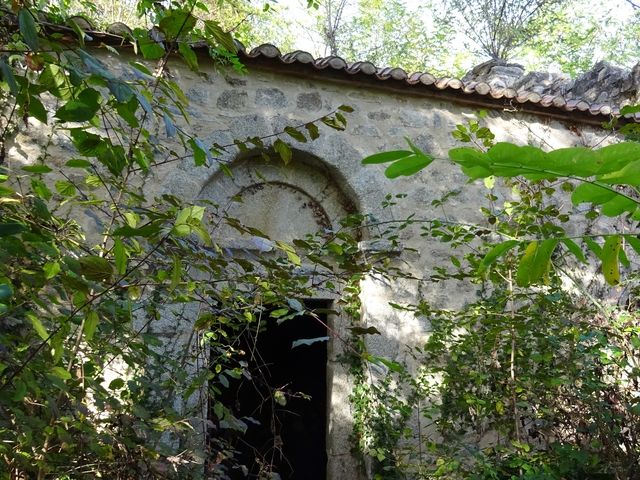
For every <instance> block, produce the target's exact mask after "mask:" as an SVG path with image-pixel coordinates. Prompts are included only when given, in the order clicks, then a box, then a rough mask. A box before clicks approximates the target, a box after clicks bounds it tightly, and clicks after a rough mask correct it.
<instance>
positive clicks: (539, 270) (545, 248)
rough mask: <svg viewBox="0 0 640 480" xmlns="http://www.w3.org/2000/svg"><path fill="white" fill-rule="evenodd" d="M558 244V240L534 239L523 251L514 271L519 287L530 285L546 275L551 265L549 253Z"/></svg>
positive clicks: (551, 252) (550, 253)
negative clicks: (516, 269)
mask: <svg viewBox="0 0 640 480" xmlns="http://www.w3.org/2000/svg"><path fill="white" fill-rule="evenodd" d="M557 244H558V240H555V239H547V240H542V241H538V240H534V241H532V242H531V243H529V245H527V248H526V249H525V251H524V254H523V255H522V258H521V259H520V264H519V265H518V271H517V272H516V283H517V284H518V285H519V286H520V287H527V286H529V285H532V284H534V283H536V282H538V281H540V280H541V279H543V277H544V276H545V275H546V273H547V272H548V271H549V267H550V265H551V255H552V254H553V251H554V250H555V248H556V245H557Z"/></svg>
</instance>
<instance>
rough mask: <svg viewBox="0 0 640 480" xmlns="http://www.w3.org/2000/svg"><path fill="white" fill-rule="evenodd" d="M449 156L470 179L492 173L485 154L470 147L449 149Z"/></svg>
mask: <svg viewBox="0 0 640 480" xmlns="http://www.w3.org/2000/svg"><path fill="white" fill-rule="evenodd" d="M449 158H450V159H451V160H452V161H453V162H455V163H457V164H458V165H460V167H461V168H462V172H463V173H464V174H465V175H466V176H468V177H469V178H470V179H471V180H476V179H478V178H486V177H490V176H491V175H493V169H492V168H491V166H490V163H489V161H488V158H487V155H486V154H484V153H482V152H480V151H478V150H476V149H475V148H470V147H458V148H452V149H451V150H449Z"/></svg>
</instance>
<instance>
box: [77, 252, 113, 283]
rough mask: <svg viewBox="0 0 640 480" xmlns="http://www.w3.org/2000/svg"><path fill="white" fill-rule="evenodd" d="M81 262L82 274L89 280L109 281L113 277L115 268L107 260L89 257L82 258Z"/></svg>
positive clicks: (94, 256)
mask: <svg viewBox="0 0 640 480" xmlns="http://www.w3.org/2000/svg"><path fill="white" fill-rule="evenodd" d="M79 262H80V268H81V272H82V274H83V275H84V276H85V277H86V278H87V279H89V280H96V281H102V280H108V279H110V278H111V276H112V275H113V266H112V265H111V263H109V261H108V260H107V259H105V258H102V257H98V256H97V255H87V256H84V257H80V259H79Z"/></svg>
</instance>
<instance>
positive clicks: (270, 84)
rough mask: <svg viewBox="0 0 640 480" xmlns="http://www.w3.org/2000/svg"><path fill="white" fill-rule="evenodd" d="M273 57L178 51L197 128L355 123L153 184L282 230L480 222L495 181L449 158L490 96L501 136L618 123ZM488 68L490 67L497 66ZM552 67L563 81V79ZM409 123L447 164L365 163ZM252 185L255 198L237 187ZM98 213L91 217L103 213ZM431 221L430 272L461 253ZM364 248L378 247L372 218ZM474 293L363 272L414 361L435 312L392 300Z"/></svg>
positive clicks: (20, 150) (341, 414)
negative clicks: (242, 66)
mask: <svg viewBox="0 0 640 480" xmlns="http://www.w3.org/2000/svg"><path fill="white" fill-rule="evenodd" d="M101 58H102V59H103V60H104V61H105V62H106V63H108V64H110V65H112V66H114V68H115V69H116V70H118V69H120V70H121V73H122V75H123V76H126V75H127V73H126V70H127V66H126V61H127V60H129V58H128V54H126V53H123V54H122V56H120V57H116V56H114V55H111V54H101ZM270 62H271V63H269V62H266V63H263V64H260V63H251V62H250V61H249V62H248V66H249V73H248V74H246V75H240V74H238V73H236V72H234V71H225V70H217V69H214V68H213V67H211V66H207V65H206V62H205V61H202V65H203V67H202V73H194V72H192V71H190V70H188V69H187V68H186V67H185V66H183V65H182V64H180V63H178V62H177V61H176V62H172V63H171V64H170V65H169V71H170V72H171V75H172V76H173V77H174V79H175V80H176V81H177V82H178V83H179V84H180V85H181V86H182V88H183V89H184V91H185V92H186V94H187V96H188V98H189V100H190V106H189V109H188V112H189V114H190V116H191V121H192V126H193V129H194V132H193V133H195V134H197V135H198V137H199V138H200V139H201V140H202V141H203V142H204V143H205V144H208V145H213V144H216V143H217V144H232V143H233V140H234V139H238V138H246V137H248V136H263V137H268V136H270V135H273V134H277V133H279V132H281V131H282V130H283V128H284V127H285V126H287V125H300V124H304V123H306V122H309V121H311V120H314V119H316V118H319V117H321V116H323V115H325V114H328V113H329V112H331V111H333V110H335V109H336V108H337V107H338V106H339V105H343V104H346V105H349V106H351V107H353V109H354V112H353V113H351V114H349V115H348V116H347V119H348V128H347V130H346V131H345V132H337V131H334V130H331V129H328V128H327V129H322V131H321V136H320V138H319V139H318V140H316V141H312V142H308V143H300V142H296V141H293V140H291V144H292V146H293V148H294V157H293V160H292V162H291V164H290V165H288V166H284V165H282V164H279V163H265V162H264V161H262V160H260V159H259V157H257V156H252V155H251V154H244V155H235V154H232V153H228V154H224V155H223V157H222V160H223V161H225V162H229V165H230V168H231V170H232V171H233V174H234V175H233V177H229V176H226V175H223V174H222V173H221V171H219V170H218V169H217V168H216V164H213V165H212V166H211V167H209V168H208V169H203V168H201V167H200V168H197V167H195V166H194V165H193V160H192V159H185V160H183V161H181V162H179V163H171V164H167V165H162V166H160V167H158V168H156V169H154V170H153V171H152V172H151V174H150V176H149V178H148V179H147V180H146V184H145V188H146V189H147V193H148V196H149V197H150V198H152V197H153V196H154V195H158V194H162V193H173V194H175V195H180V196H181V197H182V198H184V199H185V200H194V201H195V200H199V199H200V200H201V199H205V200H210V201H213V202H215V203H218V204H224V205H230V212H231V213H232V215H235V216H237V217H238V218H240V219H241V220H242V221H243V222H245V223H246V224H248V225H250V226H255V227H257V228H259V229H261V230H263V231H264V232H265V233H267V234H269V235H270V236H271V237H272V238H274V239H281V240H285V241H287V240H291V239H292V238H295V237H297V236H302V235H304V234H306V233H313V232H315V231H321V230H322V229H325V228H331V227H332V226H335V225H336V222H337V221H338V220H339V219H340V218H342V217H343V216H344V215H346V214H347V213H350V212H354V211H355V212H361V213H367V214H372V215H373V216H374V217H375V218H376V219H377V220H379V221H387V220H398V219H402V218H406V217H407V216H409V215H411V214H415V215H416V218H423V219H427V218H428V219H433V218H446V219H452V220H453V219H455V220H456V221H460V222H473V221H476V220H480V219H481V216H480V214H479V212H478V205H479V204H480V203H481V201H482V197H483V195H484V194H485V191H484V190H483V188H484V187H482V186H479V185H475V186H467V187H465V188H461V187H462V186H463V185H464V183H465V177H464V176H463V175H461V174H460V173H459V171H458V169H457V168H456V167H454V166H452V165H451V164H450V163H448V161H447V160H446V159H447V151H448V150H449V149H450V148H452V147H454V146H456V141H455V140H454V139H453V137H452V136H451V132H452V130H453V129H454V128H455V126H456V124H459V123H463V122H465V121H466V120H467V119H472V118H476V112H477V110H478V108H480V107H482V108H486V109H488V116H487V117H486V118H485V119H484V122H485V123H486V125H487V126H488V127H489V128H490V129H491V130H492V131H493V132H494V133H495V135H496V140H498V141H509V142H514V143H517V144H533V145H536V146H542V147H543V148H560V147H565V146H574V145H586V146H591V145H596V144H599V143H600V142H601V141H602V140H603V139H604V138H605V137H606V132H604V131H603V130H601V129H600V128H599V127H598V126H597V124H598V123H599V122H600V121H602V120H604V118H603V117H602V116H600V117H597V116H596V117H594V118H593V121H590V122H587V123H585V122H584V119H583V118H580V117H576V120H575V121H573V120H572V119H571V115H570V113H567V114H566V115H562V114H560V113H558V111H557V110H553V111H552V110H550V113H549V115H546V114H545V112H544V111H543V108H542V107H540V112H538V113H537V114H536V113H532V112H530V113H526V112H522V111H520V108H518V105H515V106H514V105H512V106H509V105H504V104H503V105H501V104H498V103H493V104H492V103H491V102H490V101H488V102H485V104H482V102H480V100H479V97H478V96H476V97H466V96H465V95H466V94H465V93H463V92H462V91H459V92H458V91H456V90H455V89H453V91H452V92H449V93H450V94H449V95H448V96H446V97H444V96H442V95H439V94H438V92H437V91H434V92H435V93H434V92H432V91H428V92H426V93H420V92H417V91H414V90H410V89H409V88H407V90H406V91H404V92H403V91H402V89H401V88H400V87H397V85H396V86H394V88H387V87H388V86H387V85H386V84H383V83H382V82H381V83H380V84H376V83H375V81H373V82H372V81H369V80H368V79H363V78H362V76H360V77H357V76H356V77H354V78H349V74H348V73H345V72H343V73H342V74H340V75H337V74H335V73H336V71H332V70H327V74H324V73H323V72H322V71H320V70H316V71H315V74H314V73H313V72H314V71H313V70H309V71H301V72H299V73H298V74H296V73H295V72H291V71H285V69H283V70H282V71H280V70H279V66H278V65H279V64H278V60H277V59H274V60H272V61H270ZM327 68H332V67H327ZM500 68H505V69H511V70H509V71H508V72H507V71H505V72H502V73H504V75H502V77H501V78H502V80H500V82H502V83H501V84H500V85H497V86H499V87H502V88H507V87H510V86H512V85H513V84H514V82H517V81H519V82H521V83H522V82H524V81H525V80H524V79H523V78H521V77H522V75H521V74H520V73H519V72H518V71H515V70H514V67H512V66H504V67H500ZM496 69H498V67H497V66H493V67H492V68H490V69H489V70H491V71H492V72H493V73H495V71H496ZM482 72H484V70H483V71H482ZM482 72H476V73H477V74H478V75H485V73H482ZM505 78H506V80H505ZM365 80H366V82H368V83H366V82H365ZM491 81H493V80H491ZM549 81H550V82H551V83H553V84H555V83H557V80H553V79H549ZM554 82H555V83H554ZM494 83H495V82H494ZM625 85H626V84H625ZM396 87H397V88H396ZM536 88H537V87H536ZM545 88H546V87H545ZM553 88H556V87H553ZM585 88H586V87H585ZM621 88H622V87H621ZM624 88H626V87H624ZM532 90H534V91H535V88H534V87H532ZM587 91H588V89H587V90H585V92H587ZM598 98H599V97H598ZM594 100H595V99H594ZM32 133H33V135H31V136H22V137H19V138H18V140H17V143H16V145H14V147H12V148H11V149H10V152H9V154H10V157H11V161H14V162H24V163H26V162H29V161H30V159H33V158H36V157H37V153H38V151H39V149H40V146H39V145H41V144H42V143H43V141H44V140H43V139H42V138H38V133H37V132H32ZM405 137H409V138H411V139H412V140H413V141H414V143H415V144H416V145H417V146H418V147H420V148H422V149H423V150H425V151H426V152H428V153H430V154H432V155H433V156H435V157H436V158H437V161H436V162H435V164H434V165H433V166H432V167H430V168H429V169H427V170H425V171H423V172H421V173H419V174H417V175H415V176H412V177H408V178H400V179H397V180H393V181H392V180H389V179H387V178H385V176H384V175H383V173H382V171H381V169H380V168H375V167H367V168H365V167H363V166H362V165H361V163H360V162H361V160H362V158H363V157H365V156H367V155H371V154H373V153H377V152H380V151H386V150H394V149H403V148H405V147H406V142H405ZM53 141H54V143H55V145H54V147H53V148H52V149H51V153H52V154H53V155H54V156H55V155H58V156H59V158H61V159H63V158H66V157H67V156H68V152H69V148H70V147H69V144H68V142H67V141H66V140H65V139H64V138H63V137H60V138H56V139H54V140H53ZM258 172H259V173H258ZM455 189H460V192H459V194H458V195H457V196H455V197H453V198H452V199H451V200H450V201H449V202H448V203H447V208H446V211H443V210H441V209H439V208H434V207H431V206H430V205H431V202H432V201H433V200H436V199H439V198H440V197H442V196H443V195H444V194H446V193H448V192H450V191H451V190H455ZM387 194H392V195H396V194H406V195H407V198H406V199H405V200H401V201H399V205H398V206H396V207H393V208H383V207H382V205H383V202H384V200H385V196H386V195H387ZM238 197H240V198H241V199H242V200H243V201H242V203H239V202H237V201H234V198H236V199H237V198H238ZM86 221H87V222H91V219H87V220H86ZM419 233H420V231H419V229H418V227H409V228H406V229H404V230H403V231H402V232H401V238H400V242H401V243H402V244H403V245H404V246H405V247H406V250H405V251H402V252H400V253H399V254H398V255H399V257H398V261H401V262H404V263H405V265H406V267H407V268H408V269H409V271H410V273H412V274H413V275H414V276H415V277H416V278H421V277H423V276H424V274H425V272H428V271H429V270H430V269H431V268H432V267H433V266H434V265H439V264H443V263H447V262H448V261H449V255H450V254H449V251H448V247H446V246H442V245H441V244H440V243H438V242H436V241H433V240H428V239H426V238H424V237H421V236H420V234H419ZM216 236H217V238H218V239H220V240H221V241H222V242H223V243H224V244H225V245H227V246H228V247H230V248H239V247H242V248H249V249H255V250H256V251H259V247H258V246H256V245H255V244H251V242H250V240H251V239H248V238H246V237H238V235H237V234H236V233H233V232H231V231H222V232H217V233H216ZM362 248H363V249H367V248H370V245H368V244H367V238H366V232H365V238H364V239H363V242H362ZM473 294H474V292H473V288H472V286H470V285H467V284H452V283H448V284H441V285H439V286H434V285H433V284H426V283H421V282H417V281H399V282H396V283H394V284H393V285H389V284H387V283H385V282H384V281H382V280H379V279H376V278H369V279H367V280H366V281H364V282H363V285H362V301H363V306H364V309H363V313H362V315H363V322H364V324H365V325H368V326H374V327H376V328H377V329H378V330H379V331H380V332H382V335H379V336H371V337H370V340H369V348H370V350H371V352H372V353H373V354H378V355H382V356H385V357H387V358H390V359H392V360H396V361H401V362H402V361H408V362H410V357H409V356H408V354H407V352H406V350H405V348H404V346H405V344H420V343H422V342H423V341H424V339H425V338H426V336H427V335H428V325H427V324H426V322H425V321H424V320H423V319H420V318H416V317H415V316H414V315H412V314H410V313H407V312H403V311H400V310H397V309H393V308H391V307H390V306H389V304H388V302H389V300H393V301H394V302H396V303H400V304H402V303H405V302H406V303H410V302H415V301H416V300H417V299H419V298H420V296H421V295H423V296H427V297H428V298H429V299H430V301H432V302H433V303H434V304H435V305H437V306H439V307H455V306H459V305H461V304H463V303H464V302H465V299H468V298H469V297H470V296H472V295H473ZM323 299H324V300H328V301H331V300H332V299H331V298H323ZM329 321H330V322H331V326H332V327H333V328H334V329H335V330H336V331H338V332H343V331H345V329H346V327H347V324H346V322H345V320H344V319H342V318H340V316H339V315H338V316H335V317H333V318H330V319H329ZM154 328H155V329H156V331H158V330H159V331H161V332H164V334H165V335H166V337H167V339H168V340H171V341H168V344H169V345H170V347H168V348H169V351H172V349H173V351H179V350H180V349H183V348H184V347H185V345H187V346H188V344H189V342H190V341H191V339H190V338H189V336H188V335H187V332H183V331H176V328H175V324H174V323H173V321H172V319H171V318H167V319H166V321H165V322H164V323H162V324H159V325H156V326H155V327H154ZM340 349H341V346H340V344H339V343H338V342H337V341H333V340H331V341H330V344H329V364H328V366H327V376H328V378H327V380H328V395H329V396H330V398H329V401H328V405H329V411H328V412H327V422H328V430H327V431H328V441H327V449H328V452H327V453H328V459H329V460H328V478H329V479H334V480H339V479H356V478H357V473H356V472H358V471H359V470H358V469H357V468H356V467H355V462H356V460H355V459H354V458H352V456H351V454H350V453H349V452H350V442H349V435H350V433H351V431H352V428H351V427H352V416H351V413H350V405H349V400H348V396H349V393H350V379H349V375H348V372H347V370H346V367H344V366H343V365H341V364H340V363H339V362H338V361H337V360H336V356H337V355H338V354H339V353H340ZM374 373H375V372H374ZM415 421H416V422H419V421H421V420H420V419H415Z"/></svg>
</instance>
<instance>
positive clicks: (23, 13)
mask: <svg viewBox="0 0 640 480" xmlns="http://www.w3.org/2000/svg"><path fill="white" fill-rule="evenodd" d="M18 25H19V26H20V33H21V34H22V39H23V40H24V43H26V44H27V45H28V46H29V48H30V49H31V50H33V51H34V52H35V51H37V50H38V47H39V41H38V30H37V28H36V22H35V19H34V18H33V15H31V12H30V11H29V9H27V8H22V9H20V12H18Z"/></svg>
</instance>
